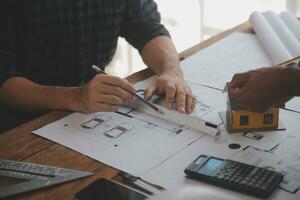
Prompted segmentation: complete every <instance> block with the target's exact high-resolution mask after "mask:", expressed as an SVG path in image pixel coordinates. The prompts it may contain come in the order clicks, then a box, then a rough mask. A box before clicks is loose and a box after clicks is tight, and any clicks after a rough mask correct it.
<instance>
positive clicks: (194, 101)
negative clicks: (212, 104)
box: [191, 97, 197, 112]
mask: <svg viewBox="0 0 300 200" xmlns="http://www.w3.org/2000/svg"><path fill="white" fill-rule="evenodd" d="M196 105H197V99H196V98H195V97H194V98H193V102H192V109H191V110H192V111H191V112H193V111H194V110H195V108H196Z"/></svg>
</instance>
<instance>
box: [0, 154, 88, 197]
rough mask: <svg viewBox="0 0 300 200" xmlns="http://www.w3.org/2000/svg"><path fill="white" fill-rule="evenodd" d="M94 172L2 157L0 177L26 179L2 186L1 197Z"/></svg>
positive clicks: (0, 189) (0, 160)
mask: <svg viewBox="0 0 300 200" xmlns="http://www.w3.org/2000/svg"><path fill="white" fill-rule="evenodd" d="M91 175H93V173H90V172H84V171H78V170H70V169H64V168H58V167H51V166H46V165H37V164H32V163H25V162H17V161H12V160H3V159H0V177H7V178H13V179H20V180H24V181H22V182H19V183H16V184H11V185H8V186H5V187H1V188H0V198H4V197H8V196H11V195H16V194H20V193H23V192H28V191H32V190H35V189H38V188H44V187H48V186H52V185H56V184H59V183H63V182H67V181H71V180H75V179H79V178H83V177H86V176H91Z"/></svg>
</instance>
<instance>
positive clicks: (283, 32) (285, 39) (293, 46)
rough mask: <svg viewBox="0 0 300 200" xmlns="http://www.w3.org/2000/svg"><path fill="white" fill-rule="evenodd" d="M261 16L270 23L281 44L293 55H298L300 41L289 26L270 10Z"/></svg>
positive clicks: (299, 52) (299, 53)
mask: <svg viewBox="0 0 300 200" xmlns="http://www.w3.org/2000/svg"><path fill="white" fill-rule="evenodd" d="M263 16H264V17H265V19H266V20H267V21H268V23H269V24H270V25H271V27H272V29H273V30H274V32H275V33H276V35H277V36H278V37H279V39H280V40H281V42H282V43H283V45H284V46H285V47H286V48H287V49H288V51H289V52H290V54H291V55H292V56H293V57H296V56H299V55H300V41H299V40H298V39H297V38H296V37H295V35H294V34H293V33H292V31H291V30H290V29H289V27H288V26H287V25H286V24H285V23H284V22H283V20H282V19H281V18H280V17H279V15H277V14H276V13H274V12H272V11H267V12H264V13H263Z"/></svg>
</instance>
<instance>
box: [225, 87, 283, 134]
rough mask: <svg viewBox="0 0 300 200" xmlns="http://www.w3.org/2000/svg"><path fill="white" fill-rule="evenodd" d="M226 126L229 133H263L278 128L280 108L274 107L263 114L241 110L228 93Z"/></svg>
mask: <svg viewBox="0 0 300 200" xmlns="http://www.w3.org/2000/svg"><path fill="white" fill-rule="evenodd" d="M227 94H228V95H227V109H226V121H227V122H226V124H227V129H228V131H229V132H245V131H260V130H261V131H263V130H272V129H277V128H278V121H279V107H272V108H270V109H268V110H267V111H265V112H263V113H258V112H252V111H249V110H245V109H243V108H241V107H240V106H239V105H238V104H237V103H236V102H234V101H233V100H232V99H231V98H230V92H227Z"/></svg>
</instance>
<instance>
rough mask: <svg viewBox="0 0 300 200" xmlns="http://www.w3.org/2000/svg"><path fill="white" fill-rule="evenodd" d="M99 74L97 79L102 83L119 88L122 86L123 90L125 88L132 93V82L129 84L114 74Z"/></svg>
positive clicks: (133, 90)
mask: <svg viewBox="0 0 300 200" xmlns="http://www.w3.org/2000/svg"><path fill="white" fill-rule="evenodd" d="M97 76H101V77H100V78H99V80H100V81H101V82H103V83H106V84H109V85H113V86H117V87H120V88H123V89H124V90H127V91H128V92H130V93H134V92H135V89H134V87H133V85H132V84H130V83H129V82H128V81H127V80H125V79H122V78H119V77H116V76H109V75H97Z"/></svg>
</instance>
